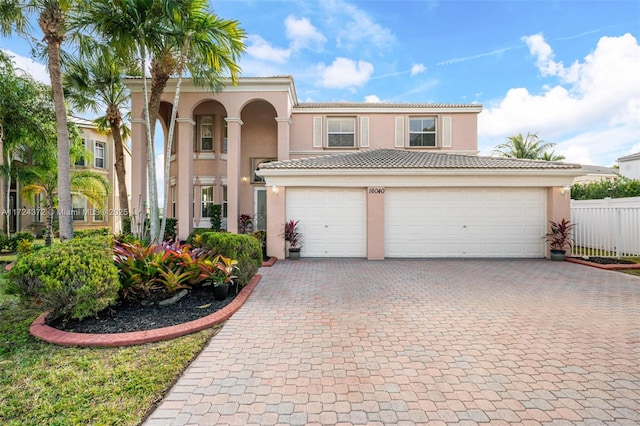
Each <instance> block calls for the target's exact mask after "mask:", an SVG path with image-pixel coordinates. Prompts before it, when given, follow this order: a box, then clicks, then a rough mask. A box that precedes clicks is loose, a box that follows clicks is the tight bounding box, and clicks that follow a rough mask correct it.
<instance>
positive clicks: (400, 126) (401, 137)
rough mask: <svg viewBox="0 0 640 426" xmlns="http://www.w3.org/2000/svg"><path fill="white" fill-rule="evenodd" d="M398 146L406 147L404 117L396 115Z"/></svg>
mask: <svg viewBox="0 0 640 426" xmlns="http://www.w3.org/2000/svg"><path fill="white" fill-rule="evenodd" d="M396 148H404V117H396Z"/></svg>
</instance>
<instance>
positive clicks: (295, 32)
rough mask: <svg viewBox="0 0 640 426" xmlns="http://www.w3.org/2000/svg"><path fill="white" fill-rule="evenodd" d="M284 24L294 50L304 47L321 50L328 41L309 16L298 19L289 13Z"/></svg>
mask: <svg viewBox="0 0 640 426" xmlns="http://www.w3.org/2000/svg"><path fill="white" fill-rule="evenodd" d="M284 26H285V30H286V35H287V38H289V39H290V40H291V49H293V50H294V51H298V50H300V49H304V48H308V49H316V50H319V49H321V48H322V46H323V45H324V44H325V43H326V42H327V38H326V37H325V36H324V35H322V33H320V31H318V29H317V28H316V27H314V26H313V25H312V24H311V22H309V20H308V19H307V18H300V19H298V18H296V17H295V16H293V15H289V16H287V18H286V19H285V20H284Z"/></svg>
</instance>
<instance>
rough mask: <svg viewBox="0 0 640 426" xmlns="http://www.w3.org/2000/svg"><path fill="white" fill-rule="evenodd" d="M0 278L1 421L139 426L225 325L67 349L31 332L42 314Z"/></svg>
mask: <svg viewBox="0 0 640 426" xmlns="http://www.w3.org/2000/svg"><path fill="white" fill-rule="evenodd" d="M5 285H6V282H5V281H4V280H3V278H2V275H1V274H0V371H2V374H0V424H3V425H44V424H49V425H54V424H55V425H107V424H108V425H136V424H139V423H140V421H141V420H142V419H143V418H144V417H145V416H146V415H147V414H148V413H149V411H150V410H151V409H152V408H153V406H154V403H156V402H157V401H159V400H160V399H161V398H162V396H163V395H164V394H165V392H166V391H167V390H168V388H169V387H170V386H171V384H172V383H173V382H174V380H175V379H176V378H177V377H178V376H179V375H180V373H181V372H182V371H184V369H185V368H186V367H187V365H188V364H189V363H190V362H191V360H192V359H193V358H194V357H195V356H196V355H197V354H198V353H200V351H201V350H202V349H203V348H204V346H205V345H206V344H207V342H208V341H209V340H210V339H211V337H212V336H213V335H215V334H216V333H217V331H218V330H219V327H218V328H212V329H208V330H204V331H201V332H199V333H195V334H192V335H189V336H184V337H181V338H178V339H174V340H170V341H166V342H158V343H151V344H146V345H141V346H132V347H123V348H68V347H61V346H56V345H52V344H48V343H44V342H42V341H39V340H37V339H35V338H34V337H32V336H31V335H30V334H29V325H30V324H31V322H32V321H33V320H34V319H35V318H36V317H37V316H38V315H39V314H40V313H41V312H40V310H38V309H36V308H33V307H26V306H24V305H23V304H21V303H19V301H18V300H17V299H16V298H15V297H14V296H11V295H7V294H5V291H4V290H5Z"/></svg>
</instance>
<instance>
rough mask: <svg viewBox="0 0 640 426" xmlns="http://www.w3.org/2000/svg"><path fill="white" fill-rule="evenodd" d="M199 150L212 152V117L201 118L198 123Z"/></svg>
mask: <svg viewBox="0 0 640 426" xmlns="http://www.w3.org/2000/svg"><path fill="white" fill-rule="evenodd" d="M200 150H201V151H213V117H211V116H206V117H202V121H201V122H200Z"/></svg>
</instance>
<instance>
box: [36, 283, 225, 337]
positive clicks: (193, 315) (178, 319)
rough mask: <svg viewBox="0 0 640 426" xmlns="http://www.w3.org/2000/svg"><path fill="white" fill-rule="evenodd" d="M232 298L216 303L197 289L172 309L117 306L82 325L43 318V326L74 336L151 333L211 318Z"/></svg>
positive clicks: (205, 291)
mask: <svg viewBox="0 0 640 426" xmlns="http://www.w3.org/2000/svg"><path fill="white" fill-rule="evenodd" d="M235 296H236V292H235V290H229V296H227V298H226V299H225V300H222V301H217V300H215V299H214V297H213V287H205V288H197V289H194V290H192V291H190V293H189V294H188V295H187V296H185V297H183V298H182V299H180V300H179V301H178V302H177V303H174V304H173V305H168V306H159V305H158V304H157V303H154V304H153V305H152V306H141V305H139V304H132V305H126V304H119V305H115V306H111V307H109V308H107V309H105V310H103V311H101V312H99V313H98V314H97V316H95V317H91V318H85V319H84V320H82V321H78V320H73V319H72V320H68V321H66V322H61V321H60V320H59V319H55V320H49V318H47V320H46V321H45V323H46V324H47V325H49V326H51V327H54V328H57V329H58V330H64V331H71V332H75V333H96V334H110V333H125V332H131V331H143V330H152V329H156V328H162V327H169V326H172V325H178V324H184V323H186V322H189V321H193V320H197V319H199V318H203V317H205V316H207V315H211V314H212V313H214V312H216V311H218V310H220V309H222V308H224V307H225V306H227V305H228V304H229V303H231V302H232V301H233V299H234V298H235Z"/></svg>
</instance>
